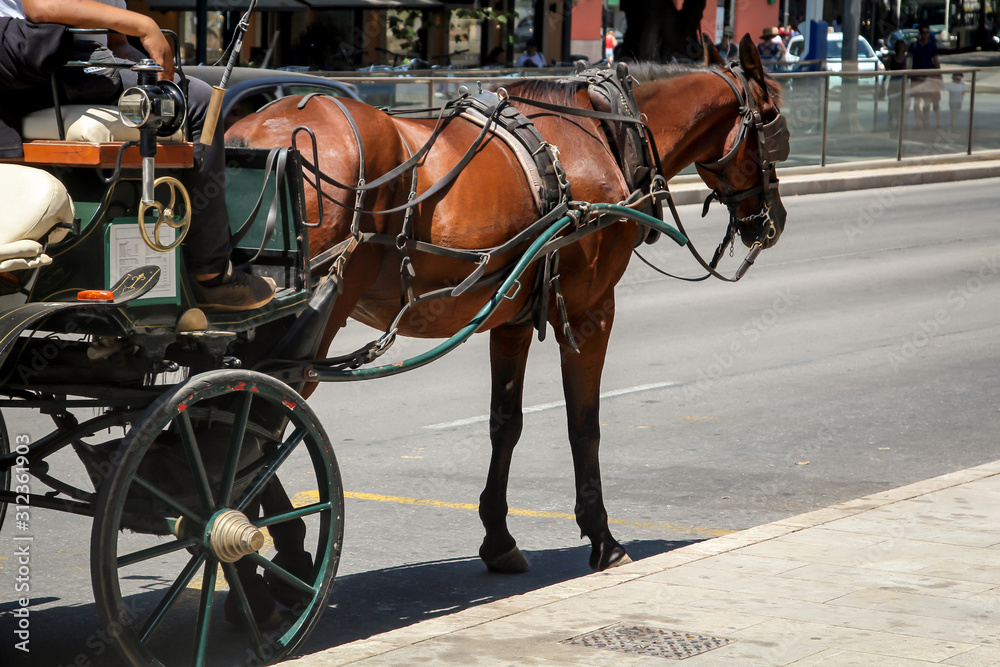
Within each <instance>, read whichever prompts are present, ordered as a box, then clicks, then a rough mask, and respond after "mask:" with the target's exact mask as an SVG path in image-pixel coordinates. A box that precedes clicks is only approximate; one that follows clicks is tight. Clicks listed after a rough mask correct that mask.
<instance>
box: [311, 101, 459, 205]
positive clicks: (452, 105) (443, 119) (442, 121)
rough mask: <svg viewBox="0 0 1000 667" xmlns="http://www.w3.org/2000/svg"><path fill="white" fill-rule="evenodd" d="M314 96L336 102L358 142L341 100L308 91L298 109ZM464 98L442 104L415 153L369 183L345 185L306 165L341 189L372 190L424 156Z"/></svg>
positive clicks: (357, 133)
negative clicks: (435, 122) (434, 123)
mask: <svg viewBox="0 0 1000 667" xmlns="http://www.w3.org/2000/svg"><path fill="white" fill-rule="evenodd" d="M314 97H322V98H327V99H330V100H333V101H334V102H335V103H336V104H337V106H338V107H340V110H341V111H342V112H343V113H344V115H345V116H347V119H348V121H349V122H350V123H351V126H352V128H353V129H354V131H355V135H356V136H357V137H358V141H359V142H360V140H361V139H360V137H361V135H360V133H359V132H358V129H357V124H356V123H355V122H354V118H353V117H352V116H351V114H350V113H349V112H348V111H347V107H346V106H344V104H343V102H341V101H340V100H339V99H337V98H336V97H333V96H331V95H324V94H322V93H310V94H308V95H306V96H305V97H303V98H302V99H301V100H299V103H298V105H297V106H298V108H299V109H303V108H305V106H306V104H308V103H309V100H311V99H313V98H314ZM465 98H466V96H462V97H460V98H459V99H457V100H452V101H450V102H449V103H448V104H445V105H444V106H442V107H441V110H440V113H439V115H438V120H437V124H436V125H435V126H434V130H433V131H432V132H431V136H430V137H428V139H427V141H426V142H425V143H424V145H423V146H421V147H420V148H419V149H418V150H417V152H416V153H414V154H413V155H411V156H410V159H408V160H406V161H405V162H403V163H402V164H400V165H398V166H396V167H395V168H394V169H392V170H390V171H388V172H386V173H385V174H382V175H381V176H379V177H378V178H376V179H375V180H373V181H371V182H370V183H366V184H364V185H357V186H354V185H346V184H344V183H341V182H340V181H338V180H336V179H335V178H332V177H330V176H328V175H327V174H325V173H323V171H322V170H320V169H319V166H318V165H312V164H309V163H308V162H306V166H308V167H309V168H310V170H311V171H313V172H315V173H316V174H317V175H318V176H319V177H320V178H321V179H322V180H324V181H326V182H327V183H329V184H330V185H334V186H336V187H338V188H341V189H342V190H374V189H376V188H379V187H381V186H383V185H385V184H386V183H388V182H390V181H393V180H395V179H397V178H399V177H400V176H402V175H403V174H404V173H406V172H407V171H409V170H410V169H412V168H413V167H415V166H417V165H418V164H419V162H420V160H421V159H422V158H423V157H424V155H426V154H427V152H428V151H429V150H430V149H431V147H432V146H433V145H434V142H435V141H437V138H438V136H439V135H440V134H441V132H442V131H443V130H444V128H445V126H446V125H447V122H448V121H450V120H452V119H453V118H454V117H455V116H458V115H459V114H460V113H461V111H462V108H464V107H463V106H460V104H461V103H464V100H465ZM449 110H451V111H452V114H451V115H449V116H445V112H446V111H449Z"/></svg>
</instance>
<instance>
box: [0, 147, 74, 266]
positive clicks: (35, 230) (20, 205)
mask: <svg viewBox="0 0 1000 667" xmlns="http://www.w3.org/2000/svg"><path fill="white" fill-rule="evenodd" d="M0 201H3V202H4V209H3V211H2V212H0V271H18V270H21V269H33V268H35V267H38V266H43V265H46V264H51V263H52V259H51V258H50V257H49V256H48V255H46V254H45V253H44V252H43V247H42V244H41V243H39V241H40V240H41V239H43V238H45V236H46V235H48V237H49V238H48V240H49V242H56V241H60V240H62V238H63V237H65V236H66V234H67V233H68V230H66V229H53V228H54V227H55V226H56V225H57V224H59V223H61V222H65V223H72V222H73V216H74V213H75V212H74V209H73V200H72V199H70V196H69V193H67V192H66V188H65V187H64V186H63V184H62V183H60V182H59V181H58V180H56V178H55V177H54V176H53V175H52V174H50V173H48V172H47V171H43V170H41V169H36V168H34V167H26V166H24V165H20V164H0ZM50 232H51V233H50Z"/></svg>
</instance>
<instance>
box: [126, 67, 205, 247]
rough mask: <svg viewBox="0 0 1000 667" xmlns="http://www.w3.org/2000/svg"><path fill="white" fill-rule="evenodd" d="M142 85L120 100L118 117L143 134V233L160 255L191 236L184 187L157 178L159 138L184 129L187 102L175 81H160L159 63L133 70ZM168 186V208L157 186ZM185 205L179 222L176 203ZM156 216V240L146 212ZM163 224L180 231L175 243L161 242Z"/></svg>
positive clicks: (168, 177) (140, 214) (169, 178)
mask: <svg viewBox="0 0 1000 667" xmlns="http://www.w3.org/2000/svg"><path fill="white" fill-rule="evenodd" d="M132 71H133V72H135V73H136V75H137V78H138V81H137V84H138V85H136V86H133V87H132V88H129V89H128V90H126V91H125V92H124V93H122V95H121V97H120V98H118V114H119V115H120V116H121V119H122V122H123V123H124V124H125V125H126V126H128V127H134V128H136V129H138V130H139V155H140V156H141V157H142V196H141V198H140V203H139V222H140V224H139V231H140V232H141V233H142V238H143V239H144V240H145V242H146V245H148V246H149V247H150V248H152V249H154V250H157V251H159V252H167V251H169V250H172V249H173V248H176V247H177V246H178V245H179V244H180V242H181V241H182V240H183V239H184V236H185V235H186V234H187V230H188V226H189V223H190V220H191V203H190V199H189V197H188V194H187V191H186V190H185V189H184V186H183V185H182V184H181V182H180V181H178V180H177V179H176V178H174V177H172V176H164V177H162V178H156V175H155V173H154V172H155V169H154V168H155V164H156V137H158V136H160V137H169V136H170V135H172V134H174V133H175V132H177V130H179V129H180V128H181V125H183V124H184V119H185V118H186V116H187V101H186V99H185V97H184V92H183V91H182V90H181V88H180V86H178V85H177V84H176V83H174V82H173V81H160V80H158V79H157V76H158V75H159V73H160V72H162V71H163V68H162V67H160V66H159V65H157V64H156V61H154V60H150V59H148V58H147V59H145V60H141V61H139V62H138V63H137V64H136V65H134V66H133V67H132ZM160 184H166V185H167V186H168V187H169V188H170V202H169V203H168V204H167V205H166V206H164V205H163V204H160V203H159V202H157V201H156V197H155V191H156V187H157V185H160ZM178 193H179V194H180V200H181V201H182V202H183V203H184V204H185V207H184V210H185V214H184V216H183V217H182V218H181V219H179V220H178V219H176V216H175V209H174V207H175V203H177V202H176V200H177V198H178ZM149 209H153V210H154V211H155V213H156V218H157V220H156V227H155V229H154V232H153V238H152V239H151V238H150V237H149V234H148V233H147V232H146V225H145V217H146V211H147V210H149ZM163 224H167V225H168V226H170V227H172V228H174V229H175V230H178V233H177V234H176V237H175V239H174V240H173V242H170V241H166V242H161V240H160V237H159V230H160V228H161V226H162V225H163Z"/></svg>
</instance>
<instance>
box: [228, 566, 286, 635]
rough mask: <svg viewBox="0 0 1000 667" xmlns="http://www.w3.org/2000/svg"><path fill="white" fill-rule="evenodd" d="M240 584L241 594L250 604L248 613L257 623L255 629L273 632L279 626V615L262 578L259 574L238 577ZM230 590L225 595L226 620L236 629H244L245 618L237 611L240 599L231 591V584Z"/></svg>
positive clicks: (231, 585) (232, 586)
mask: <svg viewBox="0 0 1000 667" xmlns="http://www.w3.org/2000/svg"><path fill="white" fill-rule="evenodd" d="M240 584H242V586H243V592H244V593H246V596H247V601H248V602H249V603H250V611H251V612H252V613H253V618H254V620H255V621H256V622H257V627H258V628H260V629H261V630H265V631H266V630H273V629H274V628H276V627H278V626H279V625H281V615H280V614H279V613H278V610H277V608H276V605H275V602H274V597H273V596H272V595H271V592H270V591H269V590H268V588H267V584H265V583H264V578H263V577H261V576H260V575H259V574H253V575H252V576H250V577H240ZM229 586H230V590H229V593H228V594H227V595H226V620H227V621H229V622H230V623H232V624H233V625H235V626H237V627H241V628H242V627H244V626H245V624H246V617H245V616H244V615H243V613H242V612H241V611H240V609H239V606H238V605H239V603H240V597H239V595H237V594H236V591H235V590H233V588H234V585H233V584H232V582H230V584H229Z"/></svg>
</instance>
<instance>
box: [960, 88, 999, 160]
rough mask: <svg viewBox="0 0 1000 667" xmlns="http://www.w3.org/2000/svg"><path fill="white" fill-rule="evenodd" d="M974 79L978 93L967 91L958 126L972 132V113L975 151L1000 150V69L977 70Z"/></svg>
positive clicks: (973, 146) (973, 147)
mask: <svg viewBox="0 0 1000 667" xmlns="http://www.w3.org/2000/svg"><path fill="white" fill-rule="evenodd" d="M966 78H967V79H968V78H971V77H969V75H966ZM972 82H974V83H975V95H974V96H973V95H971V94H970V95H966V100H965V101H964V102H963V104H962V108H961V110H960V113H959V114H958V130H959V131H962V130H964V131H965V133H966V135H968V130H969V126H968V123H969V120H970V115H971V121H972V139H971V146H972V151H973V152H976V151H987V150H990V151H995V150H1000V73H987V72H976V73H975V79H973V80H972ZM972 82H970V88H971V83H972ZM963 121H964V123H965V124H964V125H963Z"/></svg>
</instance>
